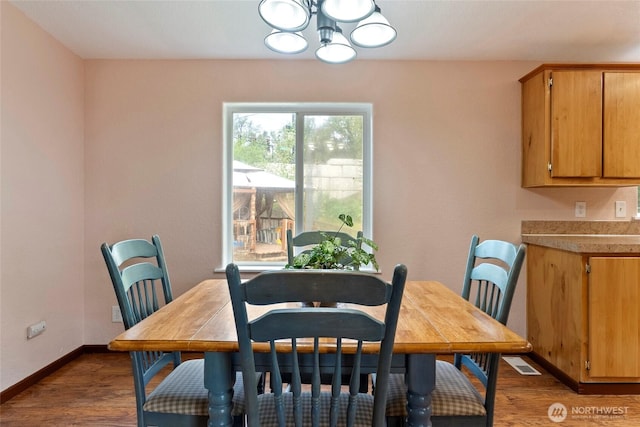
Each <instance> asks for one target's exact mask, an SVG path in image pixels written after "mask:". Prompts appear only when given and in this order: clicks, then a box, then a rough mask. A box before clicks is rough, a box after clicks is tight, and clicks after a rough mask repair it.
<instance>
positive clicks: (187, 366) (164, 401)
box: [143, 359, 245, 416]
mask: <svg viewBox="0 0 640 427" xmlns="http://www.w3.org/2000/svg"><path fill="white" fill-rule="evenodd" d="M208 407H209V394H208V391H207V389H206V388H205V387H204V360H203V359H195V360H187V361H185V362H182V363H181V364H180V365H178V367H177V368H175V369H174V370H173V371H172V372H171V373H170V374H169V375H168V376H167V377H166V378H165V379H164V380H163V381H162V383H160V385H158V386H157V387H156V388H155V389H154V390H153V391H152V392H151V394H149V396H148V397H147V401H146V402H145V404H144V406H143V409H144V410H145V411H147V412H163V413H172V414H188V415H204V416H207V415H208V414H209V411H208ZM244 412H245V406H244V387H243V385H242V374H241V373H239V372H238V373H236V383H235V385H234V386H233V409H232V411H231V415H232V416H236V415H241V414H244Z"/></svg>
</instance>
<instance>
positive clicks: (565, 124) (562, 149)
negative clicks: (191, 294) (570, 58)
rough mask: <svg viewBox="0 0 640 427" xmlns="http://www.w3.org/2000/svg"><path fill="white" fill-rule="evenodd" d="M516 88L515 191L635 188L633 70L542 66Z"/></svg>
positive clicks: (637, 68) (638, 100) (638, 98)
mask: <svg viewBox="0 0 640 427" xmlns="http://www.w3.org/2000/svg"><path fill="white" fill-rule="evenodd" d="M520 82H521V83H522V186H523V187H544V186H565V187H568V186H627V185H640V64H615V65H588V64H580V65H559V64H545V65H542V66H540V67H538V68H536V69H535V70H533V71H532V72H530V73H529V74H527V75H526V76H524V77H523V78H521V79H520Z"/></svg>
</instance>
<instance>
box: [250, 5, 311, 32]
mask: <svg viewBox="0 0 640 427" xmlns="http://www.w3.org/2000/svg"><path fill="white" fill-rule="evenodd" d="M258 13H259V14H260V17H262V19H263V20H264V22H266V23H267V24H269V25H270V26H272V27H273V28H276V29H278V30H282V31H301V30H304V29H305V28H306V27H307V26H308V25H309V21H310V19H311V8H310V7H309V6H308V5H307V0H262V1H261V2H260V5H259V6H258Z"/></svg>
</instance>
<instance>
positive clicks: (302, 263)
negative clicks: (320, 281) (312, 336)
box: [285, 214, 379, 307]
mask: <svg viewBox="0 0 640 427" xmlns="http://www.w3.org/2000/svg"><path fill="white" fill-rule="evenodd" d="M338 219H339V220H340V222H341V225H340V227H339V228H338V231H336V232H335V233H329V232H320V235H321V236H322V239H321V240H320V242H319V243H317V244H315V245H313V246H312V247H311V248H310V249H308V250H305V251H304V252H302V253H300V254H298V255H296V256H295V257H293V261H292V262H291V263H290V264H287V265H286V267H285V268H297V269H317V270H327V269H331V270H360V267H363V266H367V265H369V264H371V265H372V266H373V267H374V268H375V269H376V271H379V266H378V261H377V260H376V256H375V254H374V253H373V252H374V251H377V250H378V245H377V244H376V243H375V242H374V241H373V240H371V239H368V238H366V237H364V236H363V235H362V233H358V234H357V237H354V238H351V239H349V240H348V241H346V242H343V241H342V240H343V239H342V238H341V237H340V235H343V236H344V233H341V230H342V228H343V227H344V226H345V225H346V226H347V227H353V218H351V216H350V215H345V214H340V215H338ZM363 244H366V245H367V246H369V247H370V248H371V249H372V252H367V251H366V250H364V249H363V248H362V246H363ZM303 304H304V305H306V306H308V307H315V306H317V305H320V306H321V307H335V305H336V303H335V302H326V301H322V302H319V303H316V302H305V303H303Z"/></svg>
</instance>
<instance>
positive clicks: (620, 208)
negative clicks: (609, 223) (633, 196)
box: [616, 200, 627, 218]
mask: <svg viewBox="0 0 640 427" xmlns="http://www.w3.org/2000/svg"><path fill="white" fill-rule="evenodd" d="M626 217H627V202H625V201H624V200H618V201H616V218H626Z"/></svg>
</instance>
